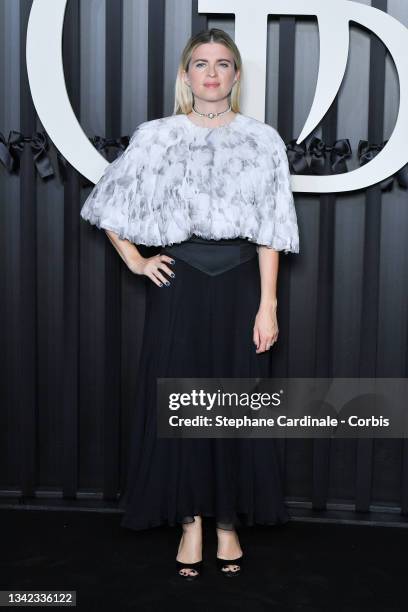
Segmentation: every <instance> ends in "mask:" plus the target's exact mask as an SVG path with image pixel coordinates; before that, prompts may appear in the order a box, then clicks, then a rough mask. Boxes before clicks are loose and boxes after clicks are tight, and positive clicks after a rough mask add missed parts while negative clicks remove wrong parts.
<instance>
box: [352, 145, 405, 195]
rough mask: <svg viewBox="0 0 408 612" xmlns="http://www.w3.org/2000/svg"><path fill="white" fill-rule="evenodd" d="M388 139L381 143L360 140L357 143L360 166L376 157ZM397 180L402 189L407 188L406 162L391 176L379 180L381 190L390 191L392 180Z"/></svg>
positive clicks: (392, 184)
mask: <svg viewBox="0 0 408 612" xmlns="http://www.w3.org/2000/svg"><path fill="white" fill-rule="evenodd" d="M387 142H388V140H384V141H383V142H382V143H381V144H375V143H370V142H368V140H360V142H359V143H358V152H357V155H358V159H359V161H360V166H364V164H368V162H370V161H371V160H372V159H374V157H376V156H377V155H378V154H379V153H380V151H382V150H383V148H384V147H385V145H386V144H387ZM395 180H396V181H397V183H398V185H399V186H400V187H402V188H403V189H408V164H405V166H403V167H402V168H400V170H398V172H396V173H395V174H393V175H392V176H390V177H388V178H386V179H385V180H383V181H381V183H380V187H381V191H391V189H392V188H393V186H394V181H395Z"/></svg>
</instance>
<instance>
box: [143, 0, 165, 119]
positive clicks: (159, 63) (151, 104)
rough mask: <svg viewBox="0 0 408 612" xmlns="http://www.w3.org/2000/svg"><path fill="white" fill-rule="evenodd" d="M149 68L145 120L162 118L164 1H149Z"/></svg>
mask: <svg viewBox="0 0 408 612" xmlns="http://www.w3.org/2000/svg"><path fill="white" fill-rule="evenodd" d="M148 19H149V23H148V28H149V37H148V46H149V56H148V57H149V66H148V84H147V93H148V101H147V118H148V120H150V119H157V118H158V117H162V116H163V108H164V94H163V92H164V27H165V9H164V0H149V17H148Z"/></svg>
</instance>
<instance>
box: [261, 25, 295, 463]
mask: <svg viewBox="0 0 408 612" xmlns="http://www.w3.org/2000/svg"><path fill="white" fill-rule="evenodd" d="M295 33H296V19H295V18H294V17H281V18H280V20H279V73H278V86H279V89H278V125H277V126H276V127H277V130H278V132H279V134H280V136H281V137H282V139H283V140H284V141H285V142H289V141H290V140H291V139H292V138H293V118H294V87H295ZM266 102H267V101H265V107H267V103H266ZM291 259H292V258H291V257H290V255H288V256H286V255H283V254H279V270H278V284H277V300H278V310H277V316H278V325H279V335H280V337H281V338H283V339H284V341H283V342H279V339H278V342H277V344H276V347H275V349H274V352H273V354H272V370H271V376H276V377H286V376H289V350H288V349H289V312H290V306H289V305H290V269H291V264H292V261H290V260H291ZM276 447H277V452H278V455H279V460H280V463H281V465H282V466H283V465H285V463H286V461H285V455H286V452H289V450H290V447H291V444H288V443H287V441H286V440H285V439H283V438H282V439H278V440H276Z"/></svg>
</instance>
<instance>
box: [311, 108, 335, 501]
mask: <svg viewBox="0 0 408 612" xmlns="http://www.w3.org/2000/svg"><path fill="white" fill-rule="evenodd" d="M336 139H337V98H336V99H335V100H334V101H333V103H332V105H331V107H330V108H329V110H328V112H327V113H326V116H325V117H324V119H323V121H322V140H323V142H324V143H325V144H326V145H329V146H332V145H333V143H334V142H335V140H336ZM329 165H330V159H329V156H327V158H326V165H325V173H326V174H329V172H330V168H329ZM335 206H336V196H335V195H334V194H331V193H328V194H322V195H321V196H320V219H319V260H318V275H317V292H316V293H317V311H316V350H315V355H316V365H315V373H314V374H315V376H316V377H318V378H325V377H330V376H333V375H334V373H333V289H334V282H333V271H334V241H335V234H334V228H335ZM330 449H331V440H330V438H328V439H324V438H323V439H315V440H314V441H313V493H312V497H313V499H312V504H313V508H316V509H323V508H325V507H326V502H327V493H328V489H329V470H330Z"/></svg>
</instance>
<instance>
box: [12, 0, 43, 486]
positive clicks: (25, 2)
mask: <svg viewBox="0 0 408 612" xmlns="http://www.w3.org/2000/svg"><path fill="white" fill-rule="evenodd" d="M31 4H32V1H31V0H20V105H21V106H20V131H21V132H22V133H23V134H24V135H25V136H27V137H28V136H31V135H32V134H33V133H34V132H35V129H36V113H35V109H34V106H33V102H32V98H31V93H30V88H29V83H28V75H27V67H26V62H25V45H26V33H27V23H28V16H29V14H30V10H31ZM20 188H21V191H20V215H21V216H20V270H19V275H20V304H19V314H20V337H19V339H18V341H19V346H20V351H21V353H20V384H21V387H20V405H19V416H20V443H21V453H18V454H17V456H16V459H17V460H20V461H21V489H22V492H23V495H25V496H32V495H34V491H35V487H36V478H37V452H38V448H37V444H36V440H37V424H38V418H37V417H38V415H37V368H36V345H37V257H36V254H37V253H36V252H37V245H36V237H37V232H36V214H37V201H36V175H35V170H34V164H33V159H32V153H31V151H30V148H29V147H28V146H27V145H26V146H25V147H24V150H23V152H22V155H21V167H20Z"/></svg>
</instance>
